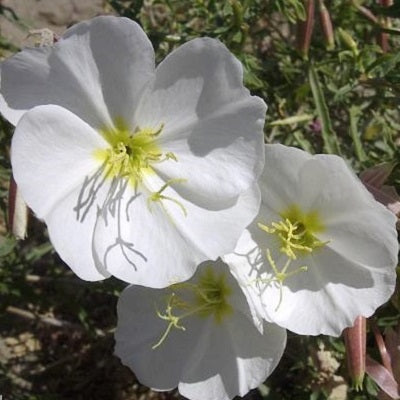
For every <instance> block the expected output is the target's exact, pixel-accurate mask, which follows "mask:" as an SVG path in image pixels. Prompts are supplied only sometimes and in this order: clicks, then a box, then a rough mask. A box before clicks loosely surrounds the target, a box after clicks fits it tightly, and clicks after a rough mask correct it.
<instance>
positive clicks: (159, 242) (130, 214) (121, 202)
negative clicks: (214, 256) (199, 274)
mask: <svg viewBox="0 0 400 400" xmlns="http://www.w3.org/2000/svg"><path fill="white" fill-rule="evenodd" d="M122 184H123V183H122V181H121V183H120V185H122ZM121 192H123V195H122V196H121V197H119V196H118V198H117V199H116V200H115V202H114V203H113V204H110V206H107V205H106V208H104V209H103V211H102V212H101V213H100V215H99V217H98V219H97V223H96V227H95V232H94V237H93V251H94V256H95V259H96V262H97V265H98V267H99V268H100V269H105V270H107V271H108V272H109V273H111V274H112V275H114V276H116V277H117V278H119V279H121V280H123V281H125V282H130V283H136V284H139V285H144V286H150V287H154V288H160V287H165V286H169V285H171V284H173V283H176V282H181V281H184V280H186V279H189V278H190V277H191V276H192V275H193V273H194V271H195V268H196V266H197V264H198V261H199V259H200V258H201V257H202V254H201V253H199V251H198V249H196V248H195V247H194V246H193V245H192V243H190V239H189V238H188V237H185V236H184V235H183V234H182V233H181V232H180V231H179V230H178V229H177V228H176V226H175V225H174V223H173V221H172V220H171V219H170V218H169V217H168V216H167V215H166V214H165V212H164V211H163V210H162V209H161V208H160V207H152V209H151V210H150V209H149V205H148V202H147V196H146V195H145V193H143V192H138V193H135V191H134V190H133V188H132V187H131V186H130V185H128V186H127V187H126V189H125V190H123V189H122V190H121ZM112 207H115V209H114V210H112ZM203 257H204V256H203Z"/></svg>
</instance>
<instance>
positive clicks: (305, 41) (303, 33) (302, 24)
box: [297, 0, 315, 59]
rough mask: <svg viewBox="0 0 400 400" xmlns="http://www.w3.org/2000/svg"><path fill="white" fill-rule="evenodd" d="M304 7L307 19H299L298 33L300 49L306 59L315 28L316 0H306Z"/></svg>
mask: <svg viewBox="0 0 400 400" xmlns="http://www.w3.org/2000/svg"><path fill="white" fill-rule="evenodd" d="M304 8H305V9H306V20H305V21H299V22H298V25H297V34H298V45H297V46H298V47H297V48H298V51H299V52H300V54H301V56H302V57H303V58H305V59H307V58H308V51H309V49H310V43H311V36H312V31H313V28H314V11H315V2H314V0H305V5H304Z"/></svg>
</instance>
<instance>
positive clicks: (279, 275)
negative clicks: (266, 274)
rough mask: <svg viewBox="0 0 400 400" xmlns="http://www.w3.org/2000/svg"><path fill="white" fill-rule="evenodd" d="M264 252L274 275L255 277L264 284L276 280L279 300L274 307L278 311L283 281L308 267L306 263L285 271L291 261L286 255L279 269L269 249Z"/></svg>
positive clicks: (281, 297) (281, 298)
mask: <svg viewBox="0 0 400 400" xmlns="http://www.w3.org/2000/svg"><path fill="white" fill-rule="evenodd" d="M265 253H266V258H267V261H268V263H269V265H270V266H271V268H272V271H273V273H274V276H273V277H272V278H268V279H262V278H257V279H256V281H260V282H262V283H265V284H270V283H271V282H277V284H278V285H279V301H278V305H277V306H276V308H275V311H278V309H279V307H280V305H281V304H282V300H283V282H284V281H285V280H286V279H287V278H289V277H291V276H293V275H296V274H298V273H300V272H306V271H307V270H308V267H307V266H306V265H303V266H301V267H299V268H297V269H295V270H293V271H290V272H286V271H287V270H288V269H289V266H290V264H291V262H292V261H293V259H291V258H290V257H288V259H287V261H286V263H285V265H284V266H283V268H282V269H281V270H279V269H278V267H277V265H276V262H275V260H274V259H273V258H272V255H271V252H270V250H269V249H267V250H266V252H265Z"/></svg>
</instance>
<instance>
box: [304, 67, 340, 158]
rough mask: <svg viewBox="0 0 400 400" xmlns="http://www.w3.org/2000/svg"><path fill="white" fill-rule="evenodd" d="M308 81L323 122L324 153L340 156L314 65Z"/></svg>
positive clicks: (310, 69) (309, 72)
mask: <svg viewBox="0 0 400 400" xmlns="http://www.w3.org/2000/svg"><path fill="white" fill-rule="evenodd" d="M308 79H309V82H310V86H311V91H312V95H313V98H314V103H315V107H316V109H317V114H318V117H319V119H320V120H321V134H322V139H323V141H324V151H325V152H326V153H331V154H333V153H336V154H340V149H339V143H338V139H337V136H336V133H335V132H334V130H333V128H332V123H331V119H330V117H329V112H328V106H327V105H326V101H325V97H324V93H323V91H322V87H321V83H320V81H319V78H318V74H317V72H316V71H315V69H314V66H313V65H312V64H310V68H309V70H308Z"/></svg>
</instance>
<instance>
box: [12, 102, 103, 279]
mask: <svg viewBox="0 0 400 400" xmlns="http://www.w3.org/2000/svg"><path fill="white" fill-rule="evenodd" d="M105 146H106V143H105V141H104V140H103V139H102V137H101V136H100V135H98V134H97V133H96V132H95V131H94V130H93V129H92V128H91V127H90V126H89V125H87V124H86V123H85V122H83V121H82V120H80V119H79V118H78V117H76V116H75V115H74V114H72V113H71V112H69V111H68V110H65V109H63V108H61V107H58V106H50V105H49V106H39V107H36V108H34V109H32V110H31V111H29V112H27V113H26V114H25V115H24V116H23V118H22V119H21V121H20V123H19V124H18V126H17V128H16V130H15V134H14V136H13V140H12V147H11V162H12V167H13V174H14V177H15V180H16V182H17V184H18V188H19V190H20V191H21V193H22V196H23V198H24V199H25V201H26V202H27V204H28V205H29V207H31V208H32V210H33V211H34V212H35V213H36V215H37V216H38V217H39V218H42V219H44V220H45V222H46V224H47V226H48V228H49V233H50V239H51V241H52V243H53V244H54V246H55V248H56V250H57V252H58V253H59V254H60V256H61V258H62V259H63V260H64V261H65V262H66V263H67V264H69V266H70V267H71V268H72V269H73V270H74V271H75V272H76V273H77V274H78V275H79V276H80V277H81V278H83V279H87V280H97V279H103V278H104V275H103V274H100V273H99V272H98V271H97V269H96V268H95V266H94V262H93V260H92V256H91V240H92V235H93V229H94V221H95V217H96V205H95V204H94V205H93V206H92V210H90V211H91V212H90V213H88V215H87V218H85V220H84V221H83V222H80V221H79V220H78V219H77V214H76V212H75V211H74V207H75V206H76V205H77V203H78V196H79V193H80V192H81V188H82V184H83V182H84V179H85V177H89V176H91V175H92V174H93V173H94V172H95V171H97V170H98V168H99V167H100V166H99V162H98V161H96V159H95V157H94V155H93V153H94V150H95V149H99V148H104V147H105ZM99 197H101V196H100V193H99Z"/></svg>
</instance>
